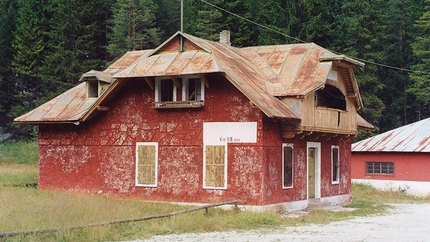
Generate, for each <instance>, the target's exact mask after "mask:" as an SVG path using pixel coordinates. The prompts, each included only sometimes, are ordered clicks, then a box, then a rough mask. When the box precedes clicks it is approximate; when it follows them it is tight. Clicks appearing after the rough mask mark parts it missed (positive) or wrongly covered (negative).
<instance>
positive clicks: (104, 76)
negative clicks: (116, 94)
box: [79, 70, 112, 99]
mask: <svg viewBox="0 0 430 242" xmlns="http://www.w3.org/2000/svg"><path fill="white" fill-rule="evenodd" d="M111 79H112V76H111V74H110V73H106V72H102V71H94V70H91V71H89V72H86V73H84V74H83V75H82V77H81V79H79V82H85V83H86V88H87V99H94V98H98V97H100V95H101V94H103V92H104V91H105V90H106V89H107V88H108V87H109V85H110V83H111V81H112V80H111Z"/></svg>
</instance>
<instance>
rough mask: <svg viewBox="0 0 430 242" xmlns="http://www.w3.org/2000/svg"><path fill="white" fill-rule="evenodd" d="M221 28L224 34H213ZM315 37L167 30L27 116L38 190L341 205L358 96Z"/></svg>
mask: <svg viewBox="0 0 430 242" xmlns="http://www.w3.org/2000/svg"><path fill="white" fill-rule="evenodd" d="M222 34H227V35H228V33H226V32H222ZM362 65H363V64H362V63H360V62H358V61H355V60H353V59H350V58H348V57H346V56H343V55H336V54H333V53H331V52H330V51H328V50H326V49H323V48H322V47H320V46H317V45H315V44H312V43H311V44H292V45H277V46H258V47H247V48H235V47H232V46H229V45H228V44H225V43H224V44H223V43H217V42H212V41H208V40H204V39H200V38H197V37H194V36H191V35H188V34H183V33H180V32H178V33H176V34H175V35H173V36H172V37H171V38H170V39H168V40H167V41H166V42H164V43H163V44H161V45H160V46H159V47H158V48H156V49H153V50H142V51H132V52H128V53H126V54H125V55H124V56H123V57H121V58H120V59H119V60H117V61H116V62H115V63H113V64H112V65H111V66H109V67H108V68H107V69H106V70H104V71H89V72H87V73H85V74H83V76H82V78H81V79H80V84H78V85H77V86H76V87H74V88H72V89H70V90H68V91H66V92H65V93H63V94H61V95H60V96H58V97H56V98H54V99H53V100H51V101H49V102H47V103H45V104H43V105H41V106H40V107H38V108H36V109H34V110H32V111H31V112H29V113H27V114H25V115H23V116H21V117H18V118H16V119H15V122H16V123H18V124H32V125H39V188H40V189H53V190H67V191H74V192H86V193H101V194H106V195H111V196H121V197H132V198H138V199H143V200H152V201H167V202H185V203H213V202H222V201H228V200H233V199H239V200H240V201H241V204H242V205H244V206H248V207H249V208H254V209H269V208H276V209H284V210H295V209H302V208H305V207H306V206H307V205H308V203H309V202H330V203H344V202H348V201H350V189H351V180H350V169H351V166H350V159H351V138H352V137H354V136H355V135H356V134H357V126H366V125H369V124H368V123H367V122H365V121H364V120H362V119H361V117H359V116H358V114H357V110H358V109H359V108H361V106H362V102H361V98H360V93H359V90H358V86H357V83H356V80H355V77H354V74H353V70H352V69H353V67H357V66H362Z"/></svg>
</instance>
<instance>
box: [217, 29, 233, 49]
mask: <svg viewBox="0 0 430 242" xmlns="http://www.w3.org/2000/svg"><path fill="white" fill-rule="evenodd" d="M219 42H220V43H221V44H223V45H228V46H231V42H230V31H228V30H223V31H221V32H220V33H219Z"/></svg>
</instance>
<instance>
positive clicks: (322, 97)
mask: <svg viewBox="0 0 430 242" xmlns="http://www.w3.org/2000/svg"><path fill="white" fill-rule="evenodd" d="M316 105H317V107H326V108H334V109H340V110H344V111H346V99H345V95H343V93H342V92H341V91H340V90H339V89H337V88H336V87H335V86H332V85H325V87H324V88H323V89H321V90H318V91H317V92H316Z"/></svg>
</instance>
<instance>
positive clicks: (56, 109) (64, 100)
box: [42, 86, 86, 120]
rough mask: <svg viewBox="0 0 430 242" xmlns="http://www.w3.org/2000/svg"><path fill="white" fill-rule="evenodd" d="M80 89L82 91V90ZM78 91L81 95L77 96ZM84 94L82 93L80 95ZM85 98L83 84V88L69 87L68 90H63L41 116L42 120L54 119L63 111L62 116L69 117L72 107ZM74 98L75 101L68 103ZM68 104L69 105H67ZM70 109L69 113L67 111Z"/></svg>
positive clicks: (79, 103)
mask: <svg viewBox="0 0 430 242" xmlns="http://www.w3.org/2000/svg"><path fill="white" fill-rule="evenodd" d="M82 89H84V90H83V92H82ZM79 93H81V95H80V96H79ZM82 94H84V95H82ZM85 98H86V90H85V86H84V87H83V88H76V89H71V90H70V91H69V92H65V93H63V94H62V95H60V98H59V99H58V101H57V102H56V103H55V105H54V106H53V107H52V108H51V110H49V112H47V113H46V114H45V115H44V116H43V118H42V119H43V120H55V119H56V118H57V117H58V116H59V115H60V114H61V113H63V117H64V116H66V117H70V116H71V114H73V113H74V112H73V111H74V108H75V107H76V104H77V105H79V106H80V105H81V103H82V101H83V100H85ZM74 99H75V102H73V104H74V105H70V104H71V103H72V101H73V100H74ZM69 105H70V106H69ZM71 110H72V112H71V113H68V112H70V111H71Z"/></svg>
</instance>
